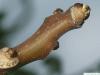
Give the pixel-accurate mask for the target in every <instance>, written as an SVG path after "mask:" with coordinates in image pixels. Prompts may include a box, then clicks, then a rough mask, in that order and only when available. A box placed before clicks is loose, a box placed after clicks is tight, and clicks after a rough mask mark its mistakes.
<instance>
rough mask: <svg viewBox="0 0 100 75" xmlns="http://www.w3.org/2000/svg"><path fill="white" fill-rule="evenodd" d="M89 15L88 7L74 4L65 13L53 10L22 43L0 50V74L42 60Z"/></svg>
mask: <svg viewBox="0 0 100 75" xmlns="http://www.w3.org/2000/svg"><path fill="white" fill-rule="evenodd" d="M89 14H90V8H89V6H88V5H85V4H81V3H76V4H74V5H73V6H71V7H70V8H69V9H68V10H67V11H65V12H63V11H62V10H61V9H57V10H55V11H54V13H53V15H51V16H49V17H47V18H46V19H45V20H44V23H43V24H42V26H41V27H40V28H39V29H38V31H37V32H35V34H34V35H32V36H31V37H30V38H29V39H28V40H26V41H25V42H24V43H22V44H20V45H18V46H17V47H15V48H3V49H2V50H1V52H0V53H1V54H2V55H1V54H0V64H1V63H2V62H3V63H5V64H1V65H0V68H1V72H3V71H9V70H12V69H15V68H18V66H22V65H23V64H24V65H25V64H27V63H30V62H32V61H36V60H40V59H44V58H45V57H46V56H47V55H48V54H49V53H50V52H51V51H52V50H54V49H57V48H58V47H59V43H58V41H57V40H58V39H59V38H60V37H61V36H62V35H63V34H64V33H65V32H67V31H69V30H72V29H76V28H80V27H81V26H82V24H83V23H84V21H85V20H86V19H87V18H88V16H89ZM8 57H9V58H8ZM2 70H3V71H2Z"/></svg>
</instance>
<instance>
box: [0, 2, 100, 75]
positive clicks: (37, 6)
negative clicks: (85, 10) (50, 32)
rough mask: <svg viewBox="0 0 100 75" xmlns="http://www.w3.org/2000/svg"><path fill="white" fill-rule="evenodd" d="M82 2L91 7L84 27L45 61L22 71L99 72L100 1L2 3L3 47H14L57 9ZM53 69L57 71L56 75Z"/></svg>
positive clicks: (73, 74)
mask: <svg viewBox="0 0 100 75" xmlns="http://www.w3.org/2000/svg"><path fill="white" fill-rule="evenodd" d="M79 2H81V3H85V4H88V5H89V6H90V7H91V15H90V17H89V19H88V20H87V21H86V22H85V23H84V25H83V27H82V28H80V29H75V30H72V31H70V32H68V33H66V34H65V35H64V36H62V37H61V38H60V39H59V42H60V48H59V49H58V50H57V51H53V52H52V53H51V54H50V55H49V56H48V57H47V58H46V59H44V60H43V61H40V60H39V61H35V62H32V63H30V64H28V65H25V66H24V67H22V68H21V70H23V69H24V72H26V71H29V73H32V74H30V75H33V73H34V75H82V74H83V73H84V72H100V35H99V33H100V25H99V24H100V18H99V17H100V7H99V5H100V1H99V0H0V47H1V48H2V47H4V46H8V47H15V46H16V45H18V44H20V43H22V42H23V41H25V40H26V39H27V38H29V37H30V36H31V35H32V34H33V33H34V32H35V31H36V30H37V29H38V28H39V27H40V26H41V24H42V23H43V21H44V19H45V17H47V16H49V15H51V14H52V12H53V11H54V10H55V9H56V8H62V9H63V10H66V9H68V8H69V7H70V6H71V5H73V4H74V3H79ZM50 62H51V63H50ZM46 64H47V65H46ZM55 65H56V66H55ZM51 66H52V67H53V68H51ZM55 67H56V68H55ZM50 68H51V69H50ZM54 69H57V72H54V73H53V70H54ZM21 70H19V71H21ZM19 71H18V73H20V72H19ZM55 71H56V70H55ZM35 73H36V74H35ZM22 74H23V73H22ZM25 74H26V73H25ZM18 75H19V74H18ZM27 75H29V74H27Z"/></svg>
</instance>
